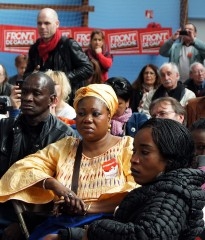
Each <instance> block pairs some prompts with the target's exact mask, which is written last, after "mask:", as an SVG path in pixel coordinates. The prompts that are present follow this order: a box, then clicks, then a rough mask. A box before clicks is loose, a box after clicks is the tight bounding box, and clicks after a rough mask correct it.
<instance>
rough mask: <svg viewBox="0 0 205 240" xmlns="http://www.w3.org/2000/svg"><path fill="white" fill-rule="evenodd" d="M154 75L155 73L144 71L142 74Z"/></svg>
mask: <svg viewBox="0 0 205 240" xmlns="http://www.w3.org/2000/svg"><path fill="white" fill-rule="evenodd" d="M149 74H150V75H155V73H154V72H144V75H149Z"/></svg>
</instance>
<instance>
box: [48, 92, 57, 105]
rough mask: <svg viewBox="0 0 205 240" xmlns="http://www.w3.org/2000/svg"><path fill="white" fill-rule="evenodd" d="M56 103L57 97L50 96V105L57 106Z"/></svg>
mask: <svg viewBox="0 0 205 240" xmlns="http://www.w3.org/2000/svg"><path fill="white" fill-rule="evenodd" d="M57 102H58V98H57V96H56V95H55V94H53V95H51V96H50V105H52V104H57Z"/></svg>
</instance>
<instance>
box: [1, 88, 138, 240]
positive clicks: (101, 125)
mask: <svg viewBox="0 0 205 240" xmlns="http://www.w3.org/2000/svg"><path fill="white" fill-rule="evenodd" d="M117 107H118V100H117V96H116V94H115V92H114V90H113V89H112V87H110V86H108V85H106V84H90V85H88V86H87V87H82V88H80V89H79V90H77V92H76V96H75V99H74V108H75V110H76V113H77V116H76V126H77V130H78V132H79V133H80V135H81V136H82V141H81V140H80V139H79V138H75V137H66V138H64V139H61V140H60V141H58V142H56V143H53V144H50V145H49V146H47V147H46V148H44V149H43V150H40V151H38V152H37V153H35V154H32V155H29V156H27V157H26V158H24V159H22V160H20V161H18V164H14V165H13V166H12V167H11V168H10V169H9V170H8V171H7V172H6V173H5V175H4V176H3V177H2V178H1V180H0V189H1V191H0V202H5V201H8V200H9V199H19V200H23V201H25V202H28V203H36V204H38V203H41V204H42V203H47V202H50V201H52V200H54V198H57V200H58V199H59V201H57V203H56V205H55V206H56V208H55V212H57V213H58V211H61V209H62V207H63V206H64V207H65V210H66V209H67V210H68V211H69V213H70V214H69V215H67V214H62V215H60V216H58V217H56V216H53V217H51V218H49V219H48V223H50V224H51V226H50V228H49V225H45V223H44V224H43V225H42V228H41V225H39V227H38V228H37V229H36V231H35V232H34V233H33V234H31V236H30V238H29V239H31V240H32V239H35V240H36V239H39V238H40V236H43V235H44V234H47V233H49V232H50V231H51V229H52V231H58V223H60V224H62V222H64V224H65V227H68V226H73V224H74V225H75V226H78V225H81V224H86V223H89V222H91V221H93V220H94V219H98V218H102V217H103V216H104V215H106V216H107V214H108V215H112V214H113V212H114V209H115V208H116V206H117V205H118V204H119V203H120V202H121V200H122V199H123V198H124V196H125V195H126V194H127V193H128V192H129V191H130V190H132V189H133V188H134V187H136V186H137V185H136V183H135V182H134V179H133V177H132V176H131V170H130V166H131V163H130V159H131V156H132V148H133V138H131V137H129V136H124V137H118V136H113V135H111V134H110V131H109V128H110V121H111V118H112V116H113V114H114V113H115V111H116V110H117ZM76 156H77V157H76ZM75 159H76V160H75ZM76 161H78V163H79V164H80V166H79V168H77V166H76V165H74V163H75V162H76ZM25 163H26V164H25ZM73 169H75V170H73ZM76 174H77V175H76ZM78 174H79V175H78ZM78 176H79V177H78ZM72 178H74V180H72ZM14 179H15V181H14ZM25 179H26V180H27V181H24V180H25ZM11 183H12V188H11V187H10V184H11ZM76 184H77V185H76ZM72 190H73V191H72ZM74 192H75V193H76V194H77V195H76V194H75V193H74ZM85 214H86V215H85ZM56 226H57V227H56ZM46 230H47V231H48V232H46Z"/></svg>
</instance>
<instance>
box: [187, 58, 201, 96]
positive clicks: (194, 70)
mask: <svg viewBox="0 0 205 240" xmlns="http://www.w3.org/2000/svg"><path fill="white" fill-rule="evenodd" d="M184 85H185V86H186V88H188V89H189V90H191V91H192V92H194V93H195V95H196V97H201V96H205V67H204V65H203V64H202V63H198V62H195V63H193V64H192V65H191V66H190V78H189V79H187V80H186V81H185V82H184Z"/></svg>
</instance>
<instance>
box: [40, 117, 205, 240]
mask: <svg viewBox="0 0 205 240" xmlns="http://www.w3.org/2000/svg"><path fill="white" fill-rule="evenodd" d="M133 151H134V152H133V156H132V158H131V172H132V175H133V177H134V179H135V181H136V182H137V183H139V184H141V187H139V188H136V189H134V190H132V191H131V192H130V193H129V194H128V195H127V196H126V197H125V198H124V200H123V201H122V202H121V203H120V205H119V207H117V209H116V211H115V214H114V220H112V219H103V220H97V221H94V222H93V223H91V224H90V225H89V227H88V229H87V230H83V231H82V233H83V234H84V236H83V238H75V233H76V231H75V230H76V229H72V228H69V229H66V230H61V232H60V233H59V235H49V236H47V237H46V238H44V240H51V239H52V240H57V239H61V240H63V239H83V240H87V239H89V240H96V239H98V240H105V239H109V240H138V239H140V240H148V239H170V240H171V239H173V240H176V239H180V240H184V239H186V240H191V239H194V238H195V236H197V235H198V234H200V233H201V232H202V230H203V226H204V222H203V214H202V208H203V206H204V202H205V192H204V191H203V190H202V189H201V185H202V183H203V182H204V180H205V173H204V172H203V171H201V170H199V169H193V168H191V167H190V166H191V163H192V160H193V157H194V142H193V139H192V136H191V133H190V131H189V130H188V129H187V128H186V127H185V126H184V125H182V124H181V123H179V122H177V121H174V120H171V119H160V118H151V119H149V120H148V121H146V122H145V123H144V124H143V126H142V127H141V128H140V130H139V131H138V132H137V134H136V135H135V138H134V149H133ZM78 231H79V230H78ZM65 232H66V233H67V236H66V234H64V235H63V233H65Z"/></svg>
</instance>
